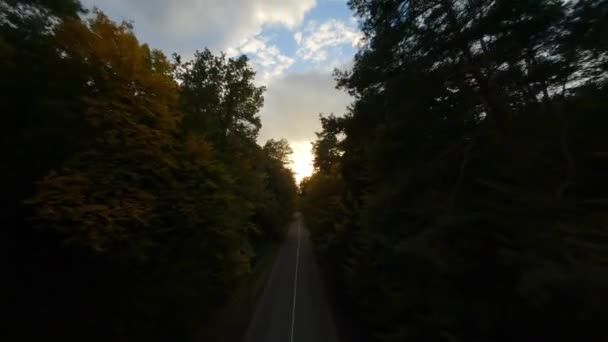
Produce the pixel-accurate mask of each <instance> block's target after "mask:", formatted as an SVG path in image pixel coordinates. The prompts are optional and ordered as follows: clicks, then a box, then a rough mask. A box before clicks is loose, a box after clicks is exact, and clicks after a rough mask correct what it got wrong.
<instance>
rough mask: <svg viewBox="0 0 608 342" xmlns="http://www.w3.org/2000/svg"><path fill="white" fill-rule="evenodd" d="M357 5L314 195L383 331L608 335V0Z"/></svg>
mask: <svg viewBox="0 0 608 342" xmlns="http://www.w3.org/2000/svg"><path fill="white" fill-rule="evenodd" d="M349 4H350V6H351V8H352V9H353V10H354V11H355V13H356V14H357V16H358V17H359V18H360V20H361V26H362V29H363V31H364V33H365V35H366V39H367V41H366V45H365V46H364V47H363V48H362V49H361V50H360V51H359V53H358V54H357V57H356V58H355V63H354V66H353V69H352V70H351V71H348V72H336V73H335V75H336V77H337V82H338V85H339V86H340V87H342V88H344V89H345V90H346V91H348V92H349V93H351V94H352V95H353V96H354V97H355V99H356V100H355V102H354V103H353V105H352V106H351V108H350V114H349V115H347V116H346V117H345V118H341V119H332V118H327V119H326V118H322V119H321V123H322V125H323V131H322V132H320V133H318V140H317V141H316V142H315V145H314V147H315V166H316V170H315V174H314V175H313V176H312V177H311V178H310V179H309V180H307V181H306V182H303V184H302V191H303V199H302V211H303V213H304V214H305V216H306V220H307V223H308V224H309V226H310V227H311V230H312V232H313V234H312V236H313V239H314V240H315V242H316V243H317V247H318V249H319V251H320V252H321V255H322V256H323V257H324V258H325V261H326V262H327V263H329V264H331V266H329V268H330V269H331V270H332V271H334V272H335V274H336V275H335V277H336V278H337V279H338V283H339V284H340V286H343V287H344V290H345V292H346V293H347V295H346V298H345V300H347V301H353V302H355V303H356V310H358V311H360V315H361V316H362V317H364V318H363V321H364V323H366V325H367V328H368V329H369V330H370V334H371V335H372V336H375V337H374V338H373V340H378V341H391V340H413V341H414V340H415V341H441V340H456V341H460V340H462V341H521V340H534V339H538V340H541V339H542V340H546V339H552V340H560V341H567V340H570V339H576V338H580V336H583V335H584V336H585V337H587V338H592V339H593V338H595V339H605V334H603V333H597V334H595V333H594V332H591V331H599V330H597V329H601V325H600V323H599V321H597V320H594V319H591V318H590V317H593V316H594V315H595V317H608V312H606V310H603V309H602V310H599V311H598V309H597V306H596V305H594V304H592V303H591V302H590V301H588V300H587V299H586V297H585V295H582V293H588V294H590V296H591V297H597V298H601V299H600V301H601V303H602V304H601V305H604V306H605V305H606V304H607V302H606V301H605V299H604V296H603V294H602V293H601V291H598V289H599V288H600V286H601V285H600V284H603V283H604V282H605V277H604V276H602V275H601V274H602V272H605V268H606V264H605V260H606V256H607V255H608V254H607V251H606V250H605V249H604V248H602V247H601V246H602V245H605V244H606V242H607V241H608V240H606V239H605V237H603V236H599V235H597V234H598V231H597V229H598V227H600V226H602V225H603V222H604V218H603V214H602V213H603V212H604V211H605V207H604V206H603V204H602V203H603V201H602V200H601V198H605V197H606V193H608V188H607V184H608V183H607V182H606V180H605V179H604V178H602V177H600V176H599V173H605V172H606V171H608V165H606V163H604V162H600V160H602V158H601V157H600V156H599V155H597V154H593V155H592V154H590V152H589V151H599V150H604V149H606V148H607V145H606V141H605V139H604V140H601V139H600V137H603V136H604V135H605V134H604V133H603V132H600V130H598V129H597V128H594V127H605V125H604V123H605V119H604V117H605V116H601V115H599V108H603V109H604V111H605V110H606V109H607V108H608V107H607V106H606V103H605V101H604V100H603V97H605V96H606V89H607V88H606V75H607V73H606V70H607V69H606V54H605V48H604V45H605V44H603V40H601V39H600V40H598V39H595V40H594V44H588V43H589V41H588V40H587V39H588V38H590V37H592V36H594V35H595V34H597V32H600V31H601V30H602V27H603V26H602V25H601V24H599V22H600V21H601V19H602V18H604V16H605V13H606V12H605V10H606V4H605V1H559V0H541V1H522V2H513V1H490V0H488V1H486V0H471V1H456V0H438V1H437V0H428V1H427V0H422V1H409V0H400V1H392V0H382V1H373V0H372V1H368V0H360V1H359V0H352V1H350V2H349ZM604 21H605V20H604ZM604 26H605V25H604ZM595 37H596V36H595ZM600 51H603V52H600ZM600 94H602V95H601V96H599V95H600ZM591 198H595V199H597V201H593V200H592V201H591V202H588V201H587V200H586V199H591ZM595 205H597V206H595ZM591 269H594V270H596V271H597V273H596V274H595V276H591V275H590V273H588V272H591V271H590V270H591ZM600 269H601V270H603V271H598V270H600ZM576 270H581V272H578V271H576ZM563 322H568V323H567V324H563ZM581 331H584V333H581Z"/></svg>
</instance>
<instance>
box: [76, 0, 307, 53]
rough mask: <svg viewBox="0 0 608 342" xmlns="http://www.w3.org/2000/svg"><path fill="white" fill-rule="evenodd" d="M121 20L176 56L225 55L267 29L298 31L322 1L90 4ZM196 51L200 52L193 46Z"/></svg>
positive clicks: (118, 0)
mask: <svg viewBox="0 0 608 342" xmlns="http://www.w3.org/2000/svg"><path fill="white" fill-rule="evenodd" d="M83 2H84V4H85V5H87V6H97V7H99V8H100V9H102V10H103V11H106V12H108V13H109V14H110V15H112V16H113V17H114V18H115V19H128V20H133V21H135V27H136V31H138V33H141V34H142V36H143V38H144V40H145V41H149V42H151V43H154V46H157V47H160V48H163V49H165V50H168V52H170V51H178V52H190V51H191V50H194V49H197V48H198V49H202V48H203V47H209V48H211V49H214V50H222V49H227V48H229V47H232V46H234V45H236V44H238V43H239V42H241V41H243V40H244V39H247V38H248V37H251V36H252V35H255V34H256V33H257V32H260V30H261V29H262V27H263V26H264V25H280V26H284V27H287V28H289V29H293V28H295V27H296V26H297V25H299V24H300V23H301V22H302V20H303V19H304V16H305V14H306V13H307V12H308V11H309V10H311V9H312V8H313V7H314V6H315V5H316V0H181V1H168V0H128V1H127V0H84V1H83ZM192 45H194V46H192Z"/></svg>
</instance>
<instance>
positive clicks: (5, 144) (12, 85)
mask: <svg viewBox="0 0 608 342" xmlns="http://www.w3.org/2000/svg"><path fill="white" fill-rule="evenodd" d="M254 77H255V72H254V70H253V68H252V67H251V66H250V64H249V62H248V59H247V57H245V56H241V57H234V58H228V57H226V56H225V55H223V54H220V55H217V54H213V53H212V52H210V51H209V50H206V49H203V50H202V51H200V52H197V53H196V54H195V55H194V58H193V59H192V60H188V61H183V60H182V58H180V57H179V56H177V55H174V56H173V57H172V58H168V57H167V56H165V55H164V54H163V53H162V52H161V51H159V50H155V49H152V48H151V47H149V46H147V45H145V44H141V43H140V42H139V41H138V40H137V38H136V37H135V35H134V33H133V26H132V24H131V23H128V22H124V23H116V22H113V21H112V20H110V19H109V18H108V17H107V16H105V15H104V14H103V13H101V12H99V11H90V12H86V11H85V10H84V9H83V7H82V5H81V4H80V3H79V2H78V0H53V1H42V0H2V1H0V97H1V103H2V108H1V111H2V115H3V120H4V123H3V134H2V138H1V145H0V146H1V147H0V148H1V149H2V150H1V152H2V156H3V158H2V163H1V165H2V166H1V169H0V189H2V194H1V195H0V201H1V203H0V226H1V227H2V229H3V231H4V233H3V235H4V236H3V238H2V244H1V247H0V248H2V250H3V252H4V254H3V255H5V256H4V257H3V265H5V270H4V274H5V275H8V276H7V277H3V283H4V284H5V285H7V286H8V292H5V293H4V295H6V297H8V300H3V309H4V311H5V314H6V315H7V316H8V317H9V320H8V321H7V322H8V324H7V325H8V327H9V328H11V329H9V332H14V333H15V334H16V335H15V338H12V339H11V340H15V341H30V340H58V341H72V340H78V341H127V340H129V341H131V340H142V341H143V340H145V341H180V340H187V339H188V338H192V337H194V336H196V335H197V334H198V333H199V331H198V330H200V329H201V327H202V326H203V323H204V322H205V320H206V319H208V318H210V317H212V316H213V315H214V314H215V313H216V312H217V310H218V308H220V307H221V306H222V305H223V304H224V303H225V301H226V299H227V298H228V297H229V295H230V294H231V293H232V291H234V289H235V287H236V286H238V284H239V283H240V281H241V280H242V279H244V278H246V277H248V276H249V274H250V273H251V272H252V271H251V270H252V268H253V267H254V266H255V265H256V263H258V261H259V260H260V258H261V256H263V255H264V254H265V253H267V251H268V249H270V248H271V247H270V245H271V244H272V241H276V240H278V239H280V238H281V237H282V236H283V234H284V229H285V228H286V226H287V223H288V222H289V221H290V220H291V218H292V216H293V213H294V209H295V204H296V196H297V195H296V190H297V188H296V184H295V180H294V176H293V174H292V171H291V170H289V169H288V168H287V163H288V160H289V154H290V153H291V151H290V148H289V145H288V144H287V142H286V141H284V140H279V141H276V140H271V141H268V142H267V143H266V144H265V145H264V146H259V145H258V144H257V143H256V139H257V136H258V131H259V129H260V127H261V122H260V118H259V116H258V114H257V113H258V110H259V109H260V108H261V106H262V105H263V100H264V99H263V93H264V90H265V89H264V88H263V87H258V86H256V85H255V84H254V82H253V81H254ZM7 271H8V272H7Z"/></svg>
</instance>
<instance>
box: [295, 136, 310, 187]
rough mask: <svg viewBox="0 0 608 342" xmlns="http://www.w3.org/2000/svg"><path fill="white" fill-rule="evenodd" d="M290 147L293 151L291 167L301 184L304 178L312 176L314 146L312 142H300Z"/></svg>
mask: <svg viewBox="0 0 608 342" xmlns="http://www.w3.org/2000/svg"><path fill="white" fill-rule="evenodd" d="M290 146H291V148H292V149H293V155H292V156H291V166H290V167H291V169H292V170H293V172H294V173H295V177H296V181H297V182H298V183H300V182H301V181H302V179H303V178H304V177H308V176H310V175H312V171H313V156H312V145H311V144H310V141H299V142H292V143H290Z"/></svg>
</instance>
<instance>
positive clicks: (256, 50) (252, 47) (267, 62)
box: [227, 35, 294, 84]
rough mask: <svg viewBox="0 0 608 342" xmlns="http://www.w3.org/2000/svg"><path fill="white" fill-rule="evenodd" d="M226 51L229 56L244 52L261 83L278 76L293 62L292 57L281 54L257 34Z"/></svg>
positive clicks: (275, 47) (274, 46)
mask: <svg viewBox="0 0 608 342" xmlns="http://www.w3.org/2000/svg"><path fill="white" fill-rule="evenodd" d="M227 53H228V55H229V56H234V55H237V54H246V55H247V56H248V57H249V58H250V59H251V62H252V64H253V66H254V67H255V69H256V70H257V73H258V74H257V81H258V83H261V84H267V83H269V82H271V80H272V79H274V78H277V77H280V76H281V75H283V73H284V72H285V71H286V70H287V69H288V68H289V67H290V66H291V65H292V64H293V63H294V60H293V58H290V57H288V56H286V55H284V54H282V53H281V51H280V50H279V48H278V47H277V46H276V45H270V44H268V39H266V38H264V37H262V36H259V35H258V36H255V37H251V38H247V39H245V40H243V41H242V42H241V43H240V44H239V45H238V46H237V47H236V48H230V49H228V51H227Z"/></svg>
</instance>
